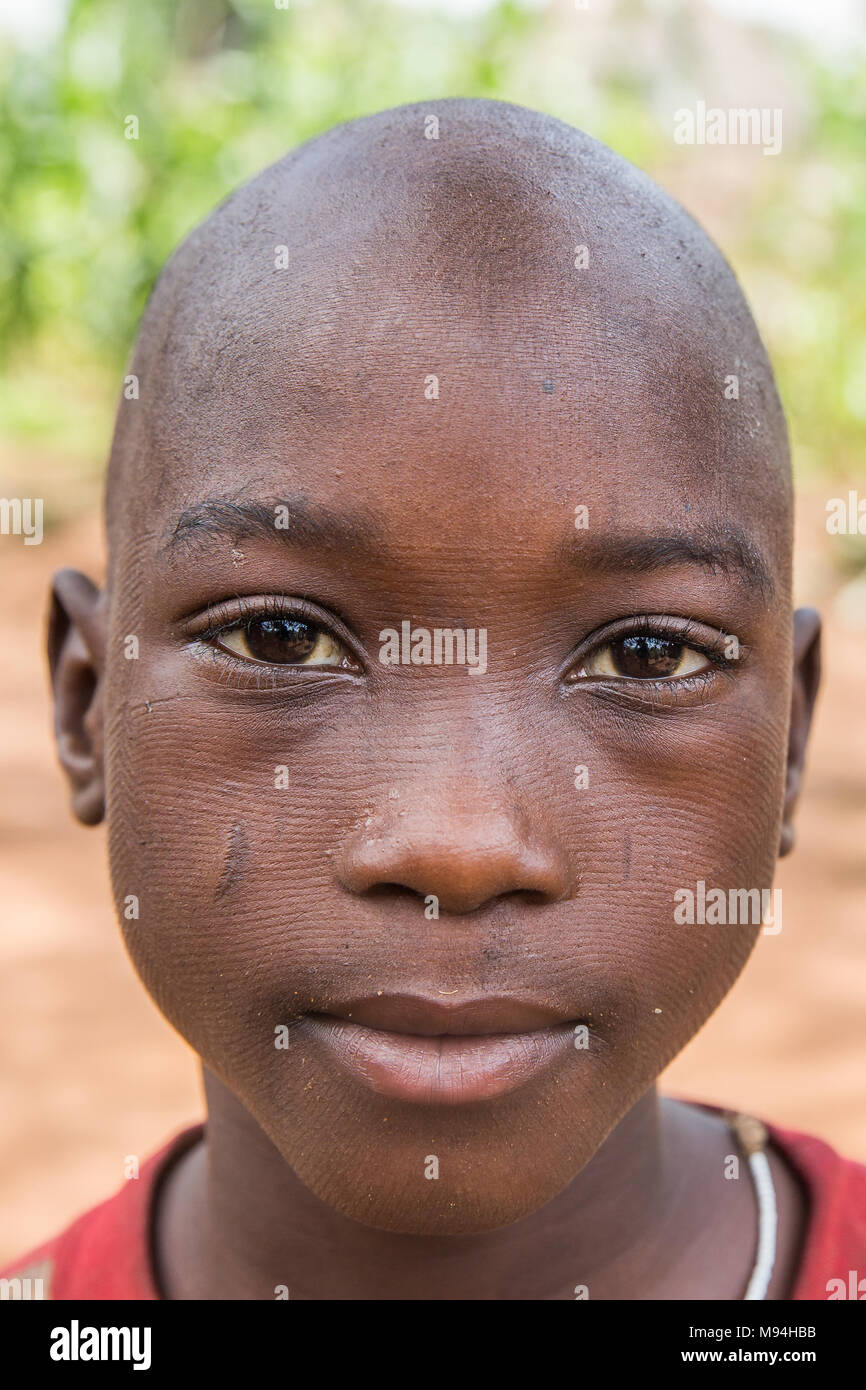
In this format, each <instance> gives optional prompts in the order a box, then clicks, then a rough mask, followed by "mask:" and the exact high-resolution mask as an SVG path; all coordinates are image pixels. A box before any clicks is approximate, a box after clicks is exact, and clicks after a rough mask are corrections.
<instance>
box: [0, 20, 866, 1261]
mask: <svg viewBox="0 0 866 1390" xmlns="http://www.w3.org/2000/svg"><path fill="white" fill-rule="evenodd" d="M455 95H462V96H490V97H498V98H502V99H505V100H509V101H513V102H517V103H520V104H522V105H526V106H532V107H537V108H539V109H541V110H544V111H548V112H550V113H552V114H553V115H556V116H559V117H561V118H563V119H564V120H566V121H570V122H572V123H573V124H575V125H578V126H581V127H583V128H584V129H586V130H588V131H589V132H590V133H592V134H593V135H595V136H597V137H598V138H600V139H602V140H604V141H605V142H607V143H608V144H610V145H612V146H613V147H614V148H615V149H616V150H618V151H619V152H620V153H622V154H624V155H626V156H627V157H628V158H630V159H632V160H633V161H634V162H635V163H637V164H639V165H640V166H641V167H642V168H644V169H646V170H647V171H648V172H649V173H651V174H652V175H653V176H654V177H655V178H656V179H657V180H658V181H659V182H660V183H661V184H662V185H664V186H665V187H666V188H668V189H669V190H670V191H671V192H672V193H673V194H674V195H675V196H676V197H678V198H679V199H680V200H681V201H682V202H683V203H684V204H685V205H686V207H688V208H689V210H690V211H691V212H692V213H693V214H694V215H695V216H697V218H698V220H699V221H701V222H702V223H703V225H704V226H705V227H706V228H707V230H708V231H709V232H710V234H711V235H712V236H714V237H715V239H716V240H717V241H718V242H719V243H720V245H721V246H722V248H723V250H724V251H725V253H726V254H727V256H728V258H729V259H730V260H731V262H732V264H733V266H734V268H735V270H736V272H737V274H738V275H739V277H740V279H741V281H742V283H743V285H744V288H745V290H746V293H747V296H748V297H749V299H750V301H751V303H752V306H753V309H754V311H755V315H756V318H757V320H758V323H759V325H760V327H761V329H762V332H763V334H764V337H765V339H766V341H767V344H768V347H769V350H770V354H771V357H772V358H773V361H774V363H775V365H776V369H777V373H778V378H779V384H780V389H781V392H782V396H783V399H784V402H785V406H786V409H787V412H788V418H789V421H790V427H791V433H792V442H793V449H794V459H795V468H796V474H797V483H798V491H799V503H798V534H797V588H798V596H799V598H800V599H801V600H804V601H808V602H810V603H812V604H814V605H815V606H817V607H819V608H820V609H821V611H822V613H823V614H824V617H825V621H826V624H827V647H826V660H825V667H826V676H825V678H826V686H825V691H824V695H823V699H822V701H821V703H820V705H819V709H818V715H817V725H816V728H815V733H814V741H813V747H812V752H811V759H810V764H809V769H808V775H807V782H806V789H805V794H804V798H803V803H802V808H801V815H800V828H799V837H800V842H799V846H798V848H797V850H796V851H795V853H794V855H793V856H792V857H791V858H789V859H788V860H786V861H784V862H783V864H782V866H781V868H780V875H779V879H778V884H779V886H781V887H782V889H783V895H784V896H783V903H784V907H783V913H784V916H783V921H784V925H783V930H782V932H781V934H780V935H778V936H766V937H762V938H761V939H760V941H759V944H758V946H757V948H756V952H755V954H754V956H753V958H752V961H751V963H750V965H749V967H748V969H747V972H746V974H745V975H744V977H743V979H742V980H741V981H740V983H739V984H738V985H737V987H736V988H735V990H734V992H733V994H732V995H731V996H730V997H729V999H728V1000H727V1001H726V1002H725V1004H724V1005H723V1006H722V1008H721V1010H720V1011H719V1013H718V1014H717V1015H716V1016H715V1017H714V1018H713V1019H712V1020H711V1021H710V1023H709V1024H708V1025H707V1027H706V1028H705V1029H704V1030H703V1032H702V1033H701V1034H700V1035H699V1036H698V1038H697V1039H696V1040H695V1041H694V1042H693V1043H692V1044H691V1045H690V1047H689V1048H688V1049H687V1050H686V1052H685V1053H683V1054H682V1056H681V1057H680V1058H678V1059H677V1061H676V1063H675V1064H674V1065H673V1066H672V1067H671V1068H670V1070H669V1071H668V1073H667V1074H666V1075H665V1077H664V1079H663V1084H664V1087H665V1089H666V1090H668V1091H669V1092H671V1093H673V1094H677V1095H682V1096H688V1097H692V1098H695V1099H705V1100H709V1101H716V1102H718V1103H721V1104H732V1105H736V1106H737V1107H739V1108H745V1109H751V1110H753V1111H754V1112H756V1113H759V1114H761V1115H763V1116H764V1117H765V1118H768V1119H771V1120H774V1121H776V1122H778V1123H782V1124H787V1125H790V1126H792V1127H795V1128H802V1129H807V1130H811V1131H813V1132H815V1133H817V1134H819V1135H820V1136H822V1137H824V1138H826V1139H827V1140H828V1141H829V1142H831V1143H832V1144H834V1145H835V1146H836V1147H838V1148H841V1149H843V1150H844V1151H846V1152H847V1153H849V1154H850V1155H852V1156H854V1157H858V1158H860V1159H861V1160H866V1102H864V1070H866V1069H864V1050H866V1046H864V1045H866V952H864V940H863V938H864V929H863V922H864V915H866V914H864V907H866V858H864V843H866V721H864V719H863V709H864V705H866V534H862V535H861V534H856V523H855V526H854V532H855V533H854V534H845V535H836V534H830V533H828V530H827V525H826V522H827V505H828V502H831V500H832V499H834V498H842V499H847V497H848V494H849V492H850V491H851V490H855V491H856V490H857V489H859V493H858V497H861V498H866V472H864V466H863V456H864V444H866V331H864V330H866V298H864V292H863V286H864V273H863V262H864V247H866V16H864V6H863V4H862V3H861V2H860V0H822V3H821V5H815V4H814V3H812V0H718V3H710V0H687V2H686V0H587V3H586V4H584V3H583V0H577V3H575V0H498V3H490V2H489V0H448V3H445V0H440V3H436V0H389V2H388V3H378V0H134V3H132V0H126V3H124V0H67V3H64V0H0V458H2V474H0V492H2V495H3V496H4V497H42V498H43V499H44V516H45V535H44V540H43V542H42V544H41V545H33V546H24V544H23V540H22V537H20V536H15V535H2V536H0V583H2V595H3V603H2V605H0V647H2V650H3V652H4V661H3V665H2V675H0V691H2V706H0V786H2V798H0V807H2V809H0V915H2V925H3V931H2V934H0V966H2V968H0V1113H2V1117H3V1123H2V1138H0V1260H3V1259H5V1258H7V1257H11V1256H13V1255H15V1254H17V1253H19V1252H23V1250H24V1248H25V1247H26V1246H28V1245H31V1244H35V1243H36V1242H37V1241H38V1240H40V1239H42V1238H44V1237H46V1236H48V1235H50V1234H52V1233H53V1232H54V1231H55V1229H57V1228H58V1227H59V1226H60V1225H62V1224H64V1223H66V1222H67V1221H68V1220H69V1219H70V1218H71V1217H72V1216H74V1215H76V1214H77V1213H78V1211H80V1210H81V1209H83V1208H84V1207H85V1206H87V1205H89V1204H91V1203H93V1202H94V1201H96V1200H97V1199H100V1198H102V1197H103V1196H105V1195H107V1194H108V1193H109V1192H110V1191H112V1190H113V1189H114V1188H116V1187H117V1186H119V1185H120V1183H121V1181H122V1179H123V1161H124V1158H125V1156H126V1155H128V1154H138V1155H139V1156H140V1157H143V1156H145V1155H146V1154H147V1153H148V1152H149V1151H151V1150H152V1149H153V1148H155V1147H156V1146H157V1145H159V1144H161V1143H162V1142H163V1141H164V1140H166V1139H167V1138H168V1137H169V1136H170V1134H171V1133H172V1132H173V1131H175V1130H176V1129H178V1128H179V1127H180V1126H182V1125H184V1124H186V1123H188V1122H191V1121H193V1120H195V1119H198V1118H199V1117H200V1116H201V1114H202V1105H201V1099H200V1093H199V1084H198V1076H197V1072H196V1067H195V1061H194V1058H193V1056H192V1054H191V1053H190V1051H189V1049H188V1048H187V1047H186V1045H185V1044H184V1043H183V1042H182V1041H181V1040H180V1039H179V1038H178V1037H177V1036H176V1035H175V1034H174V1033H173V1032H172V1030H171V1029H170V1028H169V1026H168V1024H166V1023H165V1022H164V1021H163V1020H162V1019H161V1017H160V1016H159V1015H158V1014H157V1012H156V1010H155V1009H154V1007H153V1006H152V1005H151V1004H150V1002H149V1001H148V999H147V998H146V996H145V994H144V991H143V989H142V987H141V985H140V984H139V983H138V981H137V980H136V979H135V977H134V975H133V973H132V968H131V966H130V965H129V963H128V962H127V960H126V957H125V955H124V952H123V948H122V946H121V945H120V943H119V939H118V932H117V929H116V927H115V924H114V919H113V909H112V905H111V901H110V895H109V884H108V874H107V866H106V853H105V835H104V830H103V829H99V830H95V831H94V830H84V829H82V828H80V827H78V826H76V825H75V824H74V823H73V821H72V820H71V818H70V814H69V811H68V808H67V802H66V796H65V793H64V788H63V785H62V783H61V779H60V774H59V771H58V770H57V768H56V765H55V759H54V753H53V748H52V742H51V714H50V707H49V702H48V698H47V682H46V676H45V669H44V663H43V657H42V650H41V646H42V640H43V623H44V614H45V606H46V596H47V589H48V584H49V581H50V576H51V573H52V571H53V570H54V569H56V568H57V567H59V566H61V565H75V566H78V567H81V568H83V569H85V570H87V571H88V572H90V573H91V574H92V575H94V577H97V578H98V577H101V575H102V570H103V550H102V536H101V529H100V523H99V516H98V506H99V494H100V482H101V475H102V470H103V467H104V463H105V459H106V456H107V450H108V445H109V441H110V432H111V425H112V417H113V412H114V408H115V404H116V400H117V397H118V393H119V391H120V386H121V382H122V377H123V369H124V362H125V360H126V358H127V355H128V353H129V350H130V346H131V341H132V335H133V332H134V327H135V324H136V321H137V319H138V316H139V314H140V312H141V309H142V307H143V304H144V301H145V299H146V296H147V293H148V290H149V288H150V285H151V283H152V281H153V279H154V276H155V275H156V272H157V271H158V269H159V267H160V266H161V265H162V263H163V262H164V261H165V259H166V257H167V256H168V255H169V253H170V252H171V250H172V248H173V247H174V246H175V245H176V244H177V242H178V241H179V240H180V238H181V237H183V235H184V234H185V233H186V232H187V231H188V230H189V229H190V228H191V227H192V226H194V225H195V223H196V222H198V221H199V220H200V219H201V218H202V217H203V216H204V215H205V214H206V213H207V212H208V211H209V210H210V209H211V208H212V207H213V206H214V205H215V204H216V203H217V202H218V201H219V200H220V199H222V198H223V197H224V196H225V195H226V194H227V193H228V192H229V191H230V190H231V189H232V188H233V187H234V186H235V185H236V184H237V183H238V182H240V181H241V180H243V179H245V178H247V177H249V176H250V175H252V174H253V173H255V172H256V171H257V170H259V169H260V168H262V167H263V166H264V165H265V164H268V163H269V162H271V161H272V160H274V159H276V158H278V157H279V156H280V155H282V154H283V153H284V152H285V151H286V150H287V149H289V148H290V147H291V146H293V145H295V144H296V143H298V142H299V141H301V140H304V139H306V138H307V137H309V136H311V135H314V134H316V133H317V132H318V131H321V130H323V129H326V128H327V127H328V126H330V125H333V124H335V123H337V122H339V121H344V120H346V119H349V118H351V117H354V116H359V115H363V114H365V113H367V112H371V111H375V110H378V109H381V108H382V107H386V106H392V105H396V104H398V103H400V102H407V101H420V100H424V99H425V98H433V97H441V96H455ZM698 101H705V102H706V104H707V106H708V107H713V106H718V107H722V108H729V107H747V108H748V107H757V108H770V109H775V108H780V109H781V110H782V112H783V140H782V150H781V152H780V153H779V154H778V155H764V154H763V151H762V149H761V147H760V146H750V145H727V146H713V147H710V146H706V145H704V146H698V145H680V144H677V143H676V142H675V141H674V138H673V131H674V124H675V117H674V113H675V112H676V111H677V110H678V109H679V108H682V107H690V108H692V109H694V107H695V103H696V102H698ZM130 116H135V117H136V118H137V122H138V129H137V138H127V137H128V134H129V132H130V131H131V130H132V129H134V126H133V125H131V123H130V122H129V120H128V117H130ZM864 511H866V504H864ZM863 530H864V533H866V518H864V522H863Z"/></svg>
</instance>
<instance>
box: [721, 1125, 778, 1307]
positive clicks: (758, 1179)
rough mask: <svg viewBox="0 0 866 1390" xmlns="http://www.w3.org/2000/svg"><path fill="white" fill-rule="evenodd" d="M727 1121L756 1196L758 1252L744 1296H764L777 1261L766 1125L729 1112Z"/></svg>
mask: <svg viewBox="0 0 866 1390" xmlns="http://www.w3.org/2000/svg"><path fill="white" fill-rule="evenodd" d="M727 1120H728V1124H729V1125H730V1127H731V1129H732V1130H733V1133H734V1134H735V1136H736V1138H737V1140H738V1142H739V1144H740V1147H741V1148H742V1150H743V1152H744V1153H745V1155H746V1157H747V1158H748V1160H749V1170H750V1172H751V1174H752V1181H753V1182H754V1184H755V1196H756V1197H757V1199H758V1253H757V1256H756V1258H755V1266H754V1269H753V1270H752V1275H751V1278H750V1279H749V1283H748V1285H747V1287H746V1292H745V1293H744V1294H743V1299H744V1300H746V1299H749V1300H754V1299H758V1300H761V1299H765V1298H766V1297H767V1289H768V1288H769V1287H770V1280H771V1278H772V1277H773V1267H774V1266H775V1263H776V1240H777V1235H778V1226H779V1218H778V1212H777V1210H776V1189H775V1187H774V1185H773V1174H772V1172H771V1170H770V1163H769V1160H768V1158H767V1155H766V1152H765V1150H766V1147H767V1141H768V1139H769V1135H768V1133H767V1128H766V1125H763V1124H761V1121H760V1120H756V1119H753V1117H752V1116H751V1115H728V1116H727Z"/></svg>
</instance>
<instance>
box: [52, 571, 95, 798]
mask: <svg viewBox="0 0 866 1390" xmlns="http://www.w3.org/2000/svg"><path fill="white" fill-rule="evenodd" d="M106 633H107V622H106V603H105V594H104V593H103V592H101V591H100V590H99V589H97V588H96V586H95V584H92V583H91V581H90V580H89V579H88V578H87V577H86V576H85V575H83V574H79V572H78V571H77V570H60V571H58V573H57V574H56V575H55V576H54V584H53V586H52V593H51V611H50V613H49V617H48V664H49V667H50V670H51V685H52V689H53V692H54V735H55V738H56V739H57V752H58V754H59V757H60V763H61V766H62V768H63V770H64V772H65V773H66V776H67V778H68V779H69V785H70V787H71V790H72V810H73V813H74V815H75V816H77V818H78V820H80V821H81V823H82V824H83V825H98V824H99V822H100V821H101V820H102V818H103V816H104V815H105V777H104V769H103V731H102V677H103V671H104V666H105V647H106Z"/></svg>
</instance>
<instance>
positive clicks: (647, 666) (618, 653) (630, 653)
mask: <svg viewBox="0 0 866 1390" xmlns="http://www.w3.org/2000/svg"><path fill="white" fill-rule="evenodd" d="M611 656H612V658H613V664H614V666H615V667H616V670H617V671H618V672H619V674H620V675H621V676H633V677H638V678H640V677H643V679H644V680H647V679H650V680H651V679H653V677H655V678H661V677H664V676H672V675H674V673H675V672H676V669H677V667H678V666H679V664H680V662H681V661H682V659H683V644H682V642H675V641H673V640H672V639H671V638H670V637H656V636H653V635H652V633H633V634H632V635H631V636H630V637H622V638H620V640H619V641H617V642H612V643H611Z"/></svg>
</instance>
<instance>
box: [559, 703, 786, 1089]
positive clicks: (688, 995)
mask: <svg viewBox="0 0 866 1390" xmlns="http://www.w3.org/2000/svg"><path fill="white" fill-rule="evenodd" d="M781 706H782V701H781V699H780V701H779V702H778V704H777V705H776V707H772V706H768V705H767V704H766V702H761V701H760V700H757V699H756V701H755V708H754V709H750V705H749V701H748V700H742V701H739V702H736V701H733V700H732V701H730V702H729V703H728V704H720V705H715V706H711V707H708V708H707V709H706V710H704V711H693V712H689V713H688V714H685V713H684V714H683V715H682V716H681V715H678V714H672V715H670V716H667V717H661V718H656V719H653V720H648V719H633V720H630V721H629V720H625V719H623V718H616V719H613V720H611V721H610V722H609V723H608V724H606V725H605V726H604V727H602V725H601V721H600V720H599V721H597V723H596V729H595V734H596V736H595V737H594V739H592V740H591V741H590V742H589V743H588V745H587V747H586V756H584V757H583V759H582V761H583V763H584V764H587V765H589V778H588V785H587V786H586V787H585V788H583V789H582V790H575V792H574V798H573V801H572V807H571V812H570V824H571V830H570V834H571V836H572V838H573V840H574V842H575V843H581V844H582V847H583V855H582V858H583V865H582V881H581V885H580V892H579V895H578V898H577V900H576V903H575V909H576V913H575V915H576V918H577V921H578V927H577V932H576V936H575V949H576V950H577V951H578V952H585V954H586V957H587V958H588V959H592V960H600V962H601V967H600V968H601V969H602V970H603V972H604V973H605V974H606V975H607V976H608V977H609V978H610V979H614V978H615V979H616V982H617V995H618V998H619V1009H620V1013H621V1021H620V1026H621V1028H622V1032H623V1034H624V1035H627V1036H629V1037H630V1038H631V1039H632V1040H634V1041H635V1042H637V1047H636V1050H635V1052H634V1053H633V1054H632V1059H633V1063H634V1065H635V1066H636V1067H637V1068H639V1069H641V1075H642V1077H643V1078H644V1079H646V1080H647V1081H648V1082H649V1081H650V1080H652V1078H653V1076H654V1075H657V1074H658V1072H659V1071H661V1070H662V1069H663V1067H664V1066H665V1065H667V1062H668V1061H670V1060H671V1059H672V1058H673V1057H674V1056H675V1055H676V1053H677V1052H678V1051H680V1050H681V1048H682V1047H683V1046H685V1044H686V1043H687V1042H688V1041H689V1039H690V1038H691V1037H692V1036H693V1035H694V1034H695V1033H696V1032H697V1031H698V1029H699V1028H700V1027H701V1026H702V1024H703V1023H704V1022H705V1021H706V1019H707V1018H708V1017H709V1016H710V1014H711V1013H712V1012H713V1011H714V1009H715V1008H716V1007H717V1005H718V1004H719V1003H720V1001H721V1000H722V999H723V998H724V996H725V994H726V993H727V992H728V990H729V989H730V988H731V986H732V985H733V983H734V981H735V980H736V978H737V976H738V975H739V973H740V971H741V970H742V968H743V966H744V964H745V962H746V961H747V959H748V957H749V954H750V952H751V950H752V948H753V946H754V944H755V942H756V940H757V937H758V935H759V933H760V930H761V915H762V912H763V910H764V909H765V908H766V909H768V910H769V912H770V913H775V911H776V909H777V907H778V895H774V894H773V892H772V880H773V874H774V869H775V862H776V850H777V846H778V839H779V831H780V822H781V806H782V797H783V787H784V776H785V756H784V748H785V734H786V720H785V716H784V712H783V710H782V707H781ZM593 771H594V772H595V774H596V775H595V776H594V775H593ZM584 866H585V867H584ZM713 889H715V890H721V891H717V893H716V896H715V898H714V897H713V896H712V890H713ZM690 904H692V905H693V911H692V912H691V913H689V905H690ZM777 925H778V922H777V921H775V920H774V921H772V924H771V929H772V930H773V931H774V933H775V928H776V927H777Z"/></svg>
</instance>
